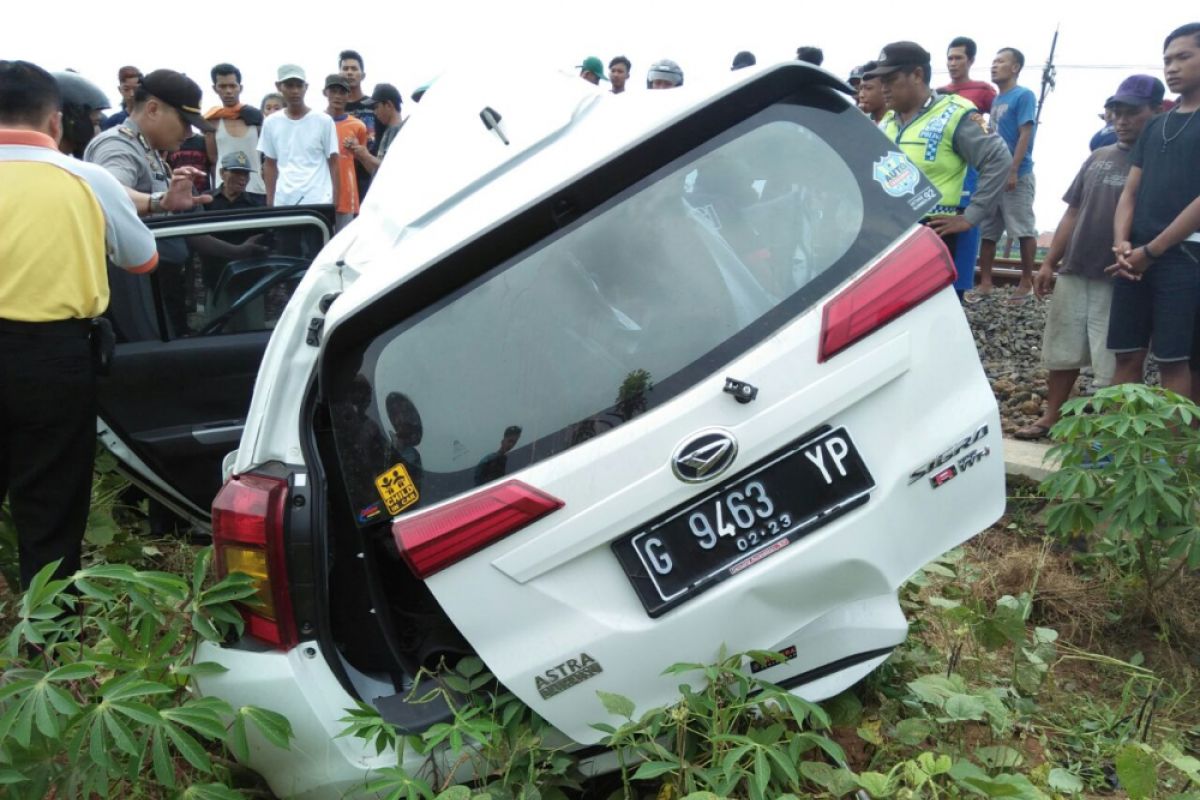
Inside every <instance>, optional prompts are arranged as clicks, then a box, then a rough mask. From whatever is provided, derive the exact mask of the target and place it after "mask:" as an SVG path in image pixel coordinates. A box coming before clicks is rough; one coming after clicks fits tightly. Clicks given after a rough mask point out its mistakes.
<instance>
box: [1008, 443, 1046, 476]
mask: <svg viewBox="0 0 1200 800" xmlns="http://www.w3.org/2000/svg"><path fill="white" fill-rule="evenodd" d="M1049 450H1050V444H1049V442H1045V441H1039V442H1023V441H1021V440H1020V439H1008V438H1006V439H1005V440H1004V471H1005V473H1006V474H1008V475H1021V476H1023V477H1026V478H1029V479H1031V480H1035V481H1042V480H1044V479H1045V478H1046V477H1047V476H1048V475H1049V474H1050V473H1051V472H1054V471H1055V470H1056V469H1058V463H1057V462H1049V461H1046V460H1045V458H1046V453H1047V452H1049Z"/></svg>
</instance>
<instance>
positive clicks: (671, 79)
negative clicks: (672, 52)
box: [646, 58, 683, 89]
mask: <svg viewBox="0 0 1200 800" xmlns="http://www.w3.org/2000/svg"><path fill="white" fill-rule="evenodd" d="M676 86H683V69H682V68H681V67H680V66H679V65H678V64H676V63H675V62H674V61H672V60H671V59H669V58H664V59H663V60H661V61H656V62H654V63H653V64H651V65H650V71H649V72H647V73H646V88H647V89H674V88H675V87H676Z"/></svg>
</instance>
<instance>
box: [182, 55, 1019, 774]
mask: <svg viewBox="0 0 1200 800" xmlns="http://www.w3.org/2000/svg"><path fill="white" fill-rule="evenodd" d="M936 200H937V197H936V192H934V191H933V189H932V187H931V186H930V184H929V183H928V182H927V181H926V179H925V178H924V177H923V176H922V175H921V174H920V172H919V171H918V170H917V169H916V168H915V167H914V166H913V165H912V164H911V163H910V162H908V161H907V159H905V158H904V156H903V155H901V154H899V153H897V152H896V148H895V146H894V145H893V144H892V143H890V142H889V141H888V140H887V139H886V138H885V137H884V136H883V135H882V134H881V133H880V132H879V131H878V130H877V129H876V128H875V127H874V126H873V125H872V124H871V123H870V122H869V120H867V119H866V118H865V117H863V115H862V114H861V113H860V112H859V111H858V110H857V109H856V108H855V107H854V105H853V103H852V102H850V101H849V100H848V98H847V97H846V95H845V94H844V87H843V86H841V85H840V84H839V82H838V81H836V79H834V78H833V77H832V76H830V75H829V74H828V73H825V72H823V71H821V70H819V69H817V68H814V67H811V66H808V65H805V64H802V63H798V62H795V63H789V64H784V65H780V66H776V67H767V68H761V69H757V70H744V71H739V72H738V73H734V74H732V75H730V76H729V77H727V78H724V79H723V82H722V83H721V84H720V85H716V86H710V87H702V86H694V87H685V88H680V89H677V90H674V91H670V92H641V93H628V94H626V95H611V94H604V93H601V92H600V91H598V90H596V89H595V88H594V87H591V86H590V85H589V84H587V83H586V82H584V81H580V80H578V79H577V78H573V77H572V78H567V77H563V76H559V75H549V76H546V77H545V78H544V79H540V80H539V79H530V80H529V81H527V82H523V85H521V86H519V87H517V86H512V85H505V84H504V83H501V82H489V81H487V80H484V79H481V77H480V76H479V75H478V74H477V73H472V74H470V75H464V76H461V77H458V76H453V75H447V76H445V77H444V78H443V79H441V80H439V81H438V83H437V84H435V85H434V87H433V88H432V89H431V90H430V91H429V92H428V93H427V94H426V95H425V97H424V99H423V100H422V104H421V107H420V108H419V109H418V111H417V112H416V113H414V114H413V116H412V118H411V119H410V120H409V122H408V124H407V125H406V127H405V129H404V131H403V133H402V135H401V136H400V138H399V139H397V142H396V145H395V146H394V147H393V148H392V150H391V151H390V153H389V155H388V158H387V161H386V162H385V163H384V165H383V167H382V169H381V170H380V173H379V175H378V177H377V179H376V180H375V181H374V183H373V184H372V188H371V192H370V195H369V197H368V200H367V202H366V203H365V205H364V208H363V212H362V214H361V216H360V217H359V218H358V219H357V220H356V221H355V222H354V223H353V224H352V225H351V226H350V227H349V228H347V229H346V230H345V231H344V232H343V233H341V234H339V235H338V236H337V237H335V238H334V239H333V240H332V241H330V242H329V244H327V245H326V246H325V247H324V249H323V250H322V251H321V253H320V254H319V255H318V256H317V257H316V259H315V261H314V262H313V264H312V266H311V267H309V268H308V270H307V273H306V274H305V276H304V278H303V280H302V281H301V282H300V284H299V287H298V288H297V289H296V291H295V293H294V295H293V296H292V298H291V301H290V303H288V305H287V307H286V308H285V309H284V310H283V312H282V316H281V317H280V318H279V320H278V322H277V323H276V324H275V325H274V330H273V334H272V336H271V339H270V343H269V345H268V346H267V348H266V352H265V356H264V357H263V361H262V364H261V368H260V370H259V373H258V378H257V382H256V385H255V388H254V395H253V400H252V402H251V405H250V410H249V413H248V414H247V416H246V421H245V428H244V431H243V433H242V438H241V443H240V447H239V448H238V450H237V451H236V453H234V454H232V455H231V456H230V458H229V459H227V462H226V465H225V475H226V481H225V484H224V486H223V488H222V489H221V490H220V493H219V494H218V496H217V498H216V500H215V502H214V503H213V513H212V530H213V537H214V542H215V545H216V549H217V555H218V561H219V562H220V563H221V564H222V565H223V568H224V569H227V570H235V569H240V570H243V571H247V572H250V573H251V574H254V575H255V576H256V577H257V579H258V581H259V587H260V596H261V598H262V600H263V604H262V605H259V606H254V607H247V608H246V609H245V616H246V619H247V622H248V625H247V633H246V636H245V637H244V638H243V639H242V640H241V641H239V642H236V643H231V644H229V645H227V646H225V647H219V648H218V647H215V646H206V647H205V650H204V652H203V653H202V654H201V655H202V657H203V658H205V659H208V660H213V661H217V662H220V663H222V664H224V665H225V666H226V667H228V668H229V671H228V672H225V673H223V674H222V675H219V676H205V677H204V678H202V679H200V681H199V683H200V687H201V689H202V690H203V691H204V692H205V693H208V694H212V695H218V696H221V697H224V698H225V699H227V700H229V702H231V703H233V704H234V705H235V706H236V705H238V704H241V703H247V702H253V703H254V704H256V705H261V706H267V707H270V708H274V709H275V710H278V711H281V712H283V713H285V714H287V715H288V717H289V718H290V720H291V722H292V725H293V727H294V729H295V731H296V735H297V742H296V744H295V746H294V747H293V748H292V750H291V751H282V750H278V749H275V748H272V747H271V746H270V745H266V744H262V745H261V746H259V747H256V748H255V749H254V753H253V758H252V764H251V766H253V767H254V768H256V769H257V770H259V771H260V772H261V773H262V774H263V775H264V776H265V777H266V778H267V779H268V781H269V782H270V784H271V786H272V788H273V790H274V791H275V792H277V793H278V794H281V795H287V796H306V797H323V796H331V797H332V796H338V795H339V793H340V792H342V791H344V790H346V789H349V788H352V787H354V786H359V785H361V784H362V783H363V781H364V779H365V778H366V777H367V776H368V774H369V773H370V771H371V770H372V769H375V768H378V767H382V766H386V765H389V764H394V758H389V757H388V756H387V755H385V756H383V757H380V756H377V755H376V754H375V752H374V750H373V749H371V750H368V749H365V748H364V746H363V744H362V742H360V741H358V740H355V739H352V738H345V737H343V738H337V734H338V733H340V732H341V730H342V728H343V724H342V723H340V722H339V719H341V718H342V717H343V716H345V709H347V708H350V707H352V706H353V705H354V703H355V701H356V700H362V701H363V702H366V703H368V704H370V705H372V706H374V707H376V708H377V709H379V710H380V712H381V713H382V714H383V716H384V717H385V718H387V719H389V720H390V721H392V722H394V723H395V724H397V725H398V726H399V727H400V728H402V729H403V730H406V731H420V730H423V729H425V728H427V727H428V726H429V725H431V724H434V723H435V722H439V721H443V719H444V714H445V709H444V708H443V707H437V706H432V705H430V704H414V703H410V702H408V701H407V700H408V698H409V696H410V690H411V689H412V686H413V681H414V680H415V679H416V678H417V676H418V674H419V673H421V671H422V670H423V669H432V668H435V667H437V665H439V664H440V663H443V662H446V663H454V662H455V661H456V660H458V659H461V658H463V657H465V656H468V655H476V656H478V657H479V658H481V659H482V660H483V661H484V662H485V663H486V664H487V666H488V668H489V670H490V671H491V672H492V673H493V674H494V675H495V676H496V677H497V678H498V680H499V681H500V682H501V683H503V685H504V686H505V687H507V688H508V689H509V690H511V691H512V692H513V693H515V694H516V695H517V696H518V697H520V698H521V700H523V701H524V702H525V703H527V704H528V705H529V706H531V707H532V708H533V709H534V710H535V711H536V712H537V713H538V714H540V715H541V716H542V717H544V718H545V719H546V720H548V721H549V722H550V723H552V724H553V725H554V726H555V727H556V728H558V729H559V730H561V731H562V732H563V733H564V734H565V735H566V736H568V737H570V738H571V739H573V740H574V741H576V742H578V743H580V744H581V745H587V744H591V743H594V742H596V741H597V739H598V737H599V733H598V732H597V731H596V730H595V729H594V728H592V727H590V724H591V723H594V722H600V721H603V720H604V716H605V712H604V710H603V707H602V706H601V704H600V703H599V702H598V700H597V698H596V691H597V690H604V691H609V692H616V693H619V694H622V695H625V696H627V697H630V698H632V699H633V700H634V701H635V702H636V703H637V704H638V706H639V707H640V708H648V707H650V706H653V705H659V704H662V703H665V702H668V701H669V700H670V699H671V698H672V697H673V696H674V694H675V692H676V688H675V685H674V681H673V680H672V679H670V678H669V677H664V676H663V675H662V674H661V673H662V671H663V669H664V668H665V667H667V666H669V665H670V664H672V663H675V662H680V661H700V662H704V661H709V660H711V659H712V658H713V657H714V656H715V655H716V654H717V652H718V651H719V650H720V648H721V647H722V646H724V647H726V648H728V649H729V650H731V651H745V650H750V649H758V650H771V651H779V652H783V653H786V654H788V656H789V658H787V659H786V660H783V661H781V662H779V663H776V664H774V665H772V666H770V667H769V668H768V669H766V670H764V671H763V672H761V673H760V675H761V677H763V678H764V679H767V680H770V681H773V682H775V683H777V684H779V685H780V686H783V687H785V688H787V689H789V690H792V691H794V692H796V693H798V694H800V695H803V696H805V697H807V698H810V699H819V698H824V697H828V696H830V695H832V694H834V693H836V692H838V691H840V690H842V689H844V688H846V687H847V686H849V685H851V684H852V683H854V682H855V681H857V680H859V679H860V678H861V677H862V676H864V675H865V674H867V673H868V672H869V671H871V670H872V669H874V668H875V667H876V666H878V665H879V664H880V663H882V662H883V660H884V659H886V658H887V656H888V654H889V653H890V652H891V650H892V649H893V648H894V647H896V645H898V644H899V643H900V642H901V641H903V639H904V637H905V635H906V622H905V618H904V616H903V614H902V613H901V610H900V607H899V604H898V601H897V588H898V587H899V586H900V584H901V583H902V582H903V581H904V580H905V579H906V578H907V577H908V576H909V575H910V574H912V573H913V572H914V571H915V570H916V569H918V568H919V567H920V566H922V565H923V564H924V563H926V562H928V561H929V560H931V559H933V558H935V557H936V556H938V555H939V554H941V553H943V552H944V551H946V550H948V549H950V548H952V547H954V546H955V545H957V544H959V543H961V542H962V541H964V540H965V539H967V538H969V537H970V536H972V535H974V534H975V533H977V532H979V531H981V530H983V529H984V528H986V527H987V526H988V525H989V524H991V523H992V522H993V521H994V520H996V519H997V518H998V517H999V515H1000V513H1001V510H1002V508H1003V504H1004V486H1003V465H1002V460H1001V458H1000V455H999V452H1000V438H999V437H1000V430H999V424H998V416H997V409H996V404H995V401H994V399H993V397H992V394H991V391H990V389H989V386H988V384H987V381H986V379H985V377H984V373H983V371H982V369H981V367H980V363H979V359H978V356H977V354H976V351H975V345H974V340H973V338H972V336H971V335H970V333H969V331H968V328H967V323H966V321H965V319H964V317H963V314H962V311H961V310H960V307H959V304H958V302H957V299H956V297H955V294H954V292H953V289H952V288H951V283H952V281H953V279H954V266H953V262H952V259H951V257H950V255H949V254H948V253H947V251H946V248H945V247H944V246H943V244H942V242H941V241H940V240H939V239H938V238H937V236H935V235H934V234H933V233H932V232H931V231H929V230H928V229H927V228H925V227H923V226H921V225H920V224H919V221H920V219H921V218H922V216H923V215H924V213H925V212H926V211H927V210H928V209H929V208H930V207H932V206H933V205H934V204H935V203H936ZM168 480H169V479H168Z"/></svg>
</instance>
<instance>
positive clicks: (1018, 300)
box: [1004, 290, 1033, 306]
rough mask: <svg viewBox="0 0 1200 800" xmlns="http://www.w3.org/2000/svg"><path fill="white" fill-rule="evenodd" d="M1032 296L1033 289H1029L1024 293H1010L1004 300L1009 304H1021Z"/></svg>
mask: <svg viewBox="0 0 1200 800" xmlns="http://www.w3.org/2000/svg"><path fill="white" fill-rule="evenodd" d="M1032 298H1033V291H1032V290H1030V291H1028V292H1025V294H1012V295H1009V297H1008V299H1007V300H1005V301H1004V302H1005V303H1007V304H1008V305H1010V306H1023V305H1025V304H1026V303H1028V302H1029V301H1030V300H1031V299H1032Z"/></svg>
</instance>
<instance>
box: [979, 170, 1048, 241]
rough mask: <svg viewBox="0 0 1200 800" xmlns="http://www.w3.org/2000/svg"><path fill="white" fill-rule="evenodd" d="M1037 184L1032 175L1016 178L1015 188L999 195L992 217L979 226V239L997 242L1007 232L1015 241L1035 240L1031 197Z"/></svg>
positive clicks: (1034, 221) (1035, 223)
mask: <svg viewBox="0 0 1200 800" xmlns="http://www.w3.org/2000/svg"><path fill="white" fill-rule="evenodd" d="M1036 187H1037V182H1036V181H1035V180H1034V178H1033V173H1032V172H1030V173H1029V174H1028V175H1022V176H1021V177H1019V178H1017V188H1015V189H1013V190H1012V191H1011V192H1010V191H1008V190H1007V189H1006V190H1005V191H1003V192H1001V193H1000V201H999V202H998V203H996V208H995V209H994V210H993V211H992V215H991V216H990V217H988V218H986V219H985V220H983V222H981V223H980V224H979V237H980V238H981V239H986V240H987V241H989V242H998V241H1000V237H1001V236H1003V235H1004V232H1005V231H1008V235H1009V236H1012V237H1014V238H1016V239H1028V238H1030V237H1033V238H1035V239H1036V238H1037V235H1038V231H1037V220H1036V219H1034V216H1033V195H1034V190H1035V189H1036Z"/></svg>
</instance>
